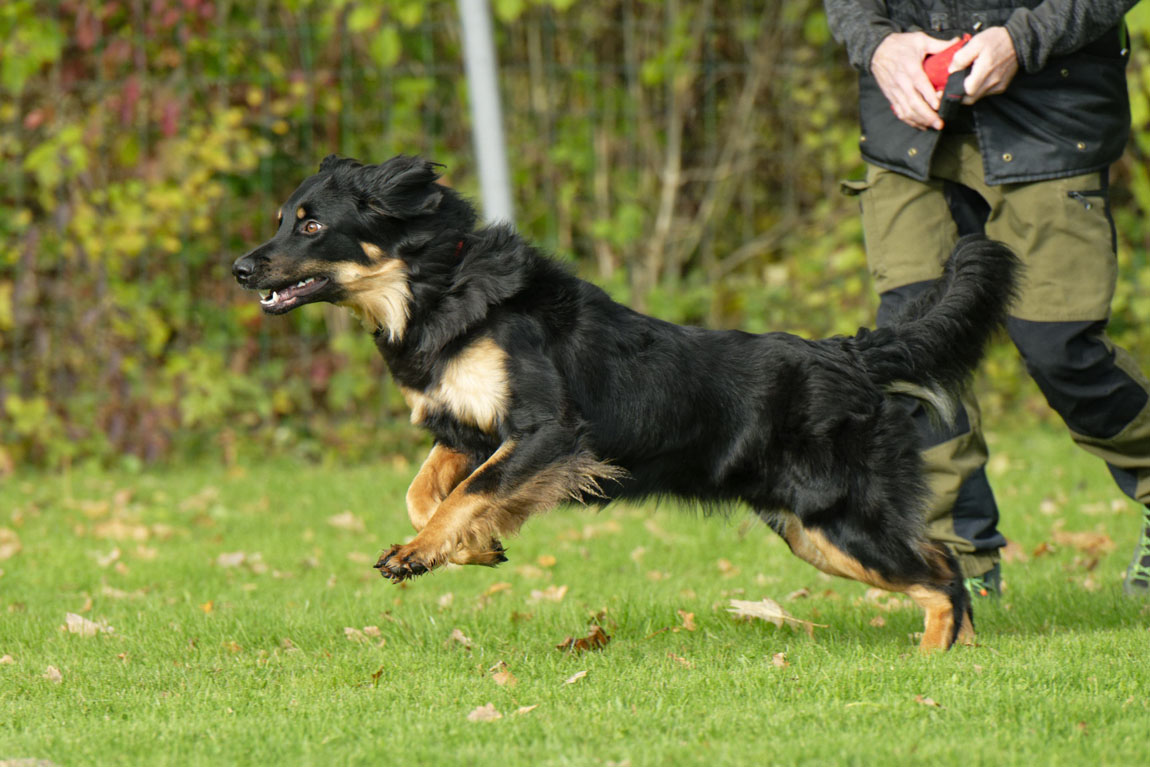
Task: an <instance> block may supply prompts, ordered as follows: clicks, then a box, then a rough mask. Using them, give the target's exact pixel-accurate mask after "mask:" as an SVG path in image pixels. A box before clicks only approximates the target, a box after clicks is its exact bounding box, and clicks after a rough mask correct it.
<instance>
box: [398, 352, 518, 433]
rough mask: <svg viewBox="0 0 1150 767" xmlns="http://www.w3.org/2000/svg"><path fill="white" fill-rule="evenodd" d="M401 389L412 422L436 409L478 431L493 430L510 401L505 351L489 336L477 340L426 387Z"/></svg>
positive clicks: (423, 417)
mask: <svg viewBox="0 0 1150 767" xmlns="http://www.w3.org/2000/svg"><path fill="white" fill-rule="evenodd" d="M401 391H402V392H403V397H404V399H405V400H407V405H408V407H410V408H411V422H412V423H414V424H419V423H423V422H424V421H426V420H427V416H428V415H429V414H430V413H431V412H432V411H436V410H440V411H446V412H448V413H450V414H451V415H452V416H453V417H454V418H456V419H457V420H459V421H460V422H462V423H465V424H469V425H471V426H475V427H477V428H479V429H480V430H482V431H485V432H491V431H494V430H495V424H496V422H497V421H498V420H499V419H500V418H503V417H504V415H506V413H507V405H508V402H509V400H510V394H509V391H508V386H507V353H506V352H504V351H503V350H502V349H500V348H499V346H498V345H497V344H496V343H495V342H494V341H492V340H491V339H490V338H483V339H480V340H478V341H476V342H475V343H473V344H472V345H471V346H469V347H467V348H466V349H464V350H463V351H462V352H460V353H459V354H457V355H456V356H455V357H454V358H453V359H452V360H451V362H449V363H448V365H447V367H446V369H445V370H444V371H443V376H442V377H441V378H440V379H439V381H438V382H436V383H435V384H434V385H433V386H431V387H430V388H428V389H426V390H425V391H418V390H416V389H408V388H406V387H401Z"/></svg>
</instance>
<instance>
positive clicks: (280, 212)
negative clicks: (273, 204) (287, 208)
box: [276, 208, 284, 224]
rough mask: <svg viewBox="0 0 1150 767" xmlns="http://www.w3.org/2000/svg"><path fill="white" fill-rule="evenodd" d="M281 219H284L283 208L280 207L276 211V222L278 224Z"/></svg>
mask: <svg viewBox="0 0 1150 767" xmlns="http://www.w3.org/2000/svg"><path fill="white" fill-rule="evenodd" d="M283 220H284V209H283V208H280V209H279V210H277V211H276V223H277V224H278V223H279V222H281V221H283Z"/></svg>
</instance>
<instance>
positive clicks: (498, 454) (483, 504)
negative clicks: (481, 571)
mask: <svg viewBox="0 0 1150 767" xmlns="http://www.w3.org/2000/svg"><path fill="white" fill-rule="evenodd" d="M513 449H514V444H513V443H510V442H508V443H505V444H504V445H503V446H502V447H500V448H499V450H497V451H495V454H494V455H492V456H491V457H490V458H489V459H487V461H485V462H484V463H483V464H482V465H481V466H480V467H479V468H478V469H476V470H475V471H474V472H473V473H472V474H471V475H470V476H469V477H468V478H467V479H465V480H464V481H463V482H460V483H459V484H458V485H456V487H455V489H454V490H452V491H451V492H450V493H449V494H448V495H447V497H446V498H444V499H443V501H441V502H440V503H439V506H438V507H437V508H436V509H435V511H434V512H433V513H432V514H431V516H430V517H429V518H427V519H426V520H425V521H424V525H423V529H422V530H420V532H419V534H418V535H416V536H415V539H414V540H412V541H411V542H410V543H407V544H405V545H402V546H401V545H398V544H397V545H395V546H392V547H391V549H389V550H388V551H387V552H385V553H384V554H383V556H381V557H380V558H379V561H378V562H377V563H376V565H375V566H376V568H378V569H379V570H380V571H381V572H382V574H383V575H384V577H388V578H391V579H392V580H396V581H401V580H404V579H406V578H411V577H413V576H416V575H422V574H423V573H425V572H427V571H428V570H433V569H435V568H436V567H439V566H440V565H442V564H444V563H445V562H449V561H455V562H458V563H460V564H485V565H494V564H498V563H499V562H502V561H505V557H503V548H502V546H501V545H500V544H499V541H498V536H499V535H500V534H501V533H503V532H513V529H508V530H504V529H503V527H504V526H503V525H502V524H501V521H502V520H503V519H504V517H505V516H506V515H505V514H500V513H499V512H500V510H501V506H502V504H501V499H500V498H499V497H497V496H496V495H495V494H493V493H489V492H476V491H474V490H473V489H470V485H471V484H472V483H473V481H474V479H475V477H476V476H478V475H480V474H481V473H482V472H483V471H484V470H485V469H487V468H490V467H491V466H494V465H495V464H497V463H499V462H500V461H502V460H504V459H505V458H506V457H507V455H509V454H510V452H511V451H512V450H513ZM429 458H430V457H429ZM421 473H422V472H421ZM516 526H517V525H516ZM488 542H490V543H488Z"/></svg>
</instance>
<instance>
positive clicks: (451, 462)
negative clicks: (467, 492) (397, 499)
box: [407, 443, 507, 567]
mask: <svg viewBox="0 0 1150 767" xmlns="http://www.w3.org/2000/svg"><path fill="white" fill-rule="evenodd" d="M473 468H474V462H473V461H472V459H471V458H470V457H468V456H467V455H465V454H464V453H460V452H458V451H455V450H452V449H451V448H449V447H446V446H444V445H442V444H440V443H436V444H435V446H434V447H432V448H431V452H430V453H429V454H428V456H427V460H425V461H424V462H423V466H421V467H420V468H419V473H418V474H416V475H415V479H413V480H412V482H411V487H409V488H408V489H407V516H408V518H410V519H411V524H412V526H413V527H414V528H415V530H416V532H419V531H421V530H423V528H424V527H426V526H427V521H428V520H429V519H431V516H432V515H433V514H434V513H435V510H436V509H438V508H439V504H441V503H443V501H444V499H445V498H447V496H448V495H450V494H451V491H452V490H454V489H455V488H456V487H458V486H459V483H460V482H462V481H463V480H464V479H466V478H467V476H468V475H469V474H471V470H472V469H473ZM449 560H450V561H451V562H454V563H455V564H457V565H486V566H489V567H494V566H495V565H497V564H500V563H501V562H506V561H507V557H506V556H504V554H503V544H502V543H500V542H499V540H498V539H495V538H492V539H491V541H489V542H488V544H487V545H486V546H480V547H478V548H474V547H469V546H466V545H464V546H463V547H461V548H459V549H458V550H456V551H454V552H452V553H451V556H450V557H449Z"/></svg>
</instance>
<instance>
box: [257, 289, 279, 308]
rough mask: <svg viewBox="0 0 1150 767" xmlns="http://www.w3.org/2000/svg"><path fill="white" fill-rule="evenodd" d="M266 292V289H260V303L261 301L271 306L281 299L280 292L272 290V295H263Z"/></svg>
mask: <svg viewBox="0 0 1150 767" xmlns="http://www.w3.org/2000/svg"><path fill="white" fill-rule="evenodd" d="M266 292H267V291H266V290H261V291H260V303H261V304H265V305H267V306H271V305H272V304H274V303H275V302H276V301H279V300H280V297H279V294H278V293H276V292H275V291H274V290H273V291H272V292H271V296H265V295H263V294H264V293H266Z"/></svg>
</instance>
